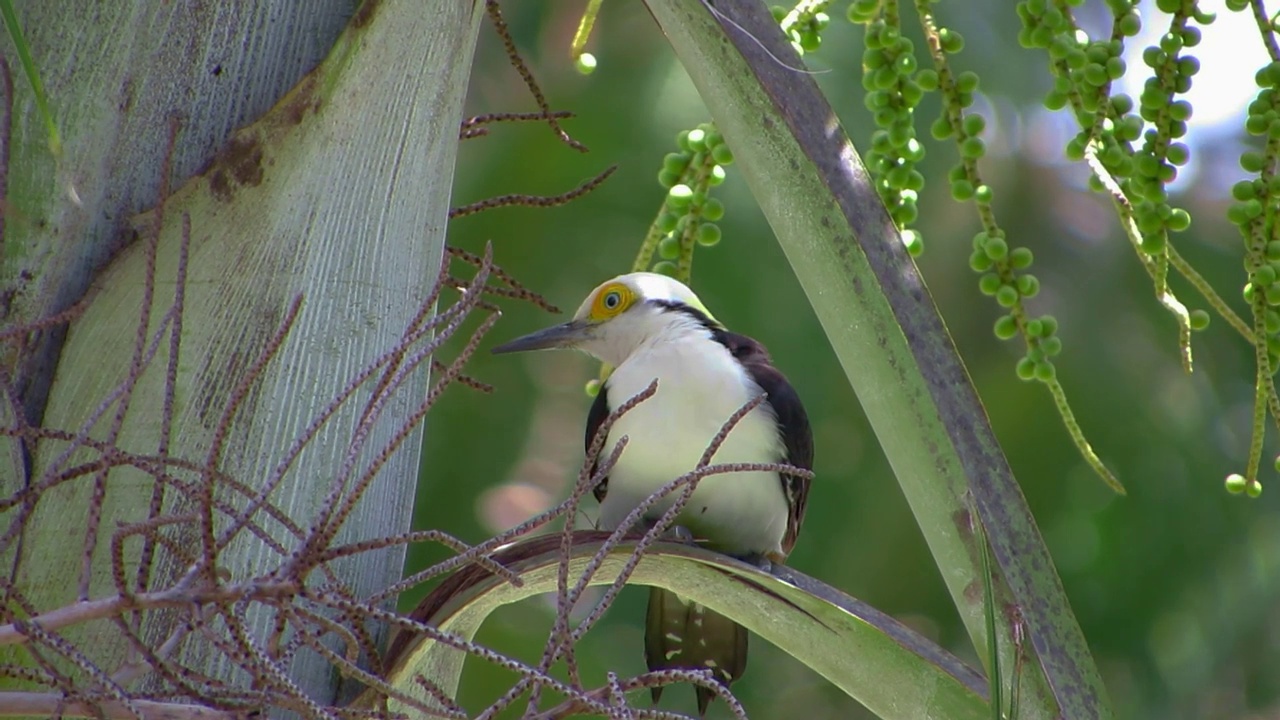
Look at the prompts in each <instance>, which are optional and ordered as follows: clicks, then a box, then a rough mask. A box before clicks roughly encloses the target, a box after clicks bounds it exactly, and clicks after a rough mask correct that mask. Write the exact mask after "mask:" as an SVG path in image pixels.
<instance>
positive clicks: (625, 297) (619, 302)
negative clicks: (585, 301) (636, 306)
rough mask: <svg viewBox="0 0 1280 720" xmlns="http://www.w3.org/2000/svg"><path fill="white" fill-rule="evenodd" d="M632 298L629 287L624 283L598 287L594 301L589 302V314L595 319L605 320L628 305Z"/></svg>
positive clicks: (633, 297)
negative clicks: (598, 290)
mask: <svg viewBox="0 0 1280 720" xmlns="http://www.w3.org/2000/svg"><path fill="white" fill-rule="evenodd" d="M634 299H635V296H634V295H632V293H631V288H629V287H627V286H626V285H623V284H621V283H613V284H611V285H606V286H604V287H602V288H600V292H598V293H596V298H595V301H594V302H592V303H591V316H592V317H594V318H596V319H597V320H607V319H609V318H611V317H613V316H615V315H618V314H619V313H621V312H622V311H623V310H626V309H627V308H628V307H630V306H631V303H632V301H633V300H634Z"/></svg>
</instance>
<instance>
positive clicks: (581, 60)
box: [574, 53, 596, 75]
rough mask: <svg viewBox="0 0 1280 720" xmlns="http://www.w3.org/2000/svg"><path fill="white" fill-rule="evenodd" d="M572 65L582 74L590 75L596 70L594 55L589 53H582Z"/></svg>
mask: <svg viewBox="0 0 1280 720" xmlns="http://www.w3.org/2000/svg"><path fill="white" fill-rule="evenodd" d="M574 67H575V68H577V70H578V72H579V73H581V74H583V75H590V74H591V73H593V72H595V71H596V56H595V55H592V54H591V53H582V54H581V55H579V56H578V59H577V61H575V62H574Z"/></svg>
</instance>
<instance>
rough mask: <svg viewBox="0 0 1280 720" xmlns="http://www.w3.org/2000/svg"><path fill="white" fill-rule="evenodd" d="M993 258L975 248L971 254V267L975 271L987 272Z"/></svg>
mask: <svg viewBox="0 0 1280 720" xmlns="http://www.w3.org/2000/svg"><path fill="white" fill-rule="evenodd" d="M992 264H993V263H992V262H991V258H990V257H989V256H988V255H987V254H986V253H984V252H982V251H981V250H974V251H973V254H972V255H970V256H969V269H971V270H973V271H974V272H986V271H988V270H990V269H991V266H992Z"/></svg>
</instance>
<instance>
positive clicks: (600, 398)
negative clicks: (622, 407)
mask: <svg viewBox="0 0 1280 720" xmlns="http://www.w3.org/2000/svg"><path fill="white" fill-rule="evenodd" d="M608 390H609V382H608V381H607V380H606V381H605V382H604V383H602V384H601V385H600V392H598V393H596V401H595V402H593V403H591V410H590V411H589V412H588V413H587V437H586V440H585V441H584V442H583V450H584V451H586V452H590V451H591V441H592V440H595V439H596V430H599V429H600V426H601V425H602V424H604V420H605V418H607V417H609V400H608V395H609V393H608ZM608 451H609V448H608V447H607V446H606V447H604V448H602V449H601V451H600V454H604V453H606V452H608ZM599 466H600V459H599V455H597V456H596V459H594V460H592V461H591V474H592V475H595V474H596V468H597V467H599ZM607 492H609V478H607V477H606V478H602V479H601V480H600V484H599V485H596V486H595V487H594V488H592V489H591V494H592V495H595V497H596V500H597V501H598V502H604V496H605V493H607Z"/></svg>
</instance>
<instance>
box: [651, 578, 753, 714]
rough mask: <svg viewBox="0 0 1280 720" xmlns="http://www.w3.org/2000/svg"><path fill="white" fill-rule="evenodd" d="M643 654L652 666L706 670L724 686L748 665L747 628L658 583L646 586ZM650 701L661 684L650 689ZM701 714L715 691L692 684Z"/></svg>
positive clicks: (659, 668) (656, 667)
mask: <svg viewBox="0 0 1280 720" xmlns="http://www.w3.org/2000/svg"><path fill="white" fill-rule="evenodd" d="M644 659H645V662H646V663H647V664H648V665H649V669H650V670H675V669H685V670H710V671H711V672H712V674H714V675H715V678H716V680H719V681H720V682H721V683H723V684H724V686H725V687H726V688H727V687H729V684H730V683H732V682H733V681H734V680H737V679H738V678H739V677H741V676H742V672H743V671H744V670H746V668H747V629H746V628H744V627H742V626H741V625H739V624H738V623H736V622H734V621H732V620H730V619H729V618H727V617H725V616H723V615H721V614H719V613H716V612H712V611H711V610H708V609H707V608H705V607H703V606H702V605H699V604H697V603H695V602H692V601H688V600H684V599H682V598H681V597H680V596H679V595H676V594H675V593H673V592H671V591H669V590H663V589H661V588H656V587H654V588H650V589H649V613H648V616H647V618H646V622H645V631H644ZM651 692H652V693H653V701H654V702H657V701H658V698H659V697H660V696H661V695H662V688H661V687H655V688H653V689H652V691H651ZM694 692H695V693H697V696H698V713H699V714H702V715H705V714H706V712H707V706H708V705H709V704H710V703H711V699H712V698H713V697H715V693H714V692H712V691H711V690H709V689H707V688H704V687H696V686H695V687H694Z"/></svg>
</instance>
